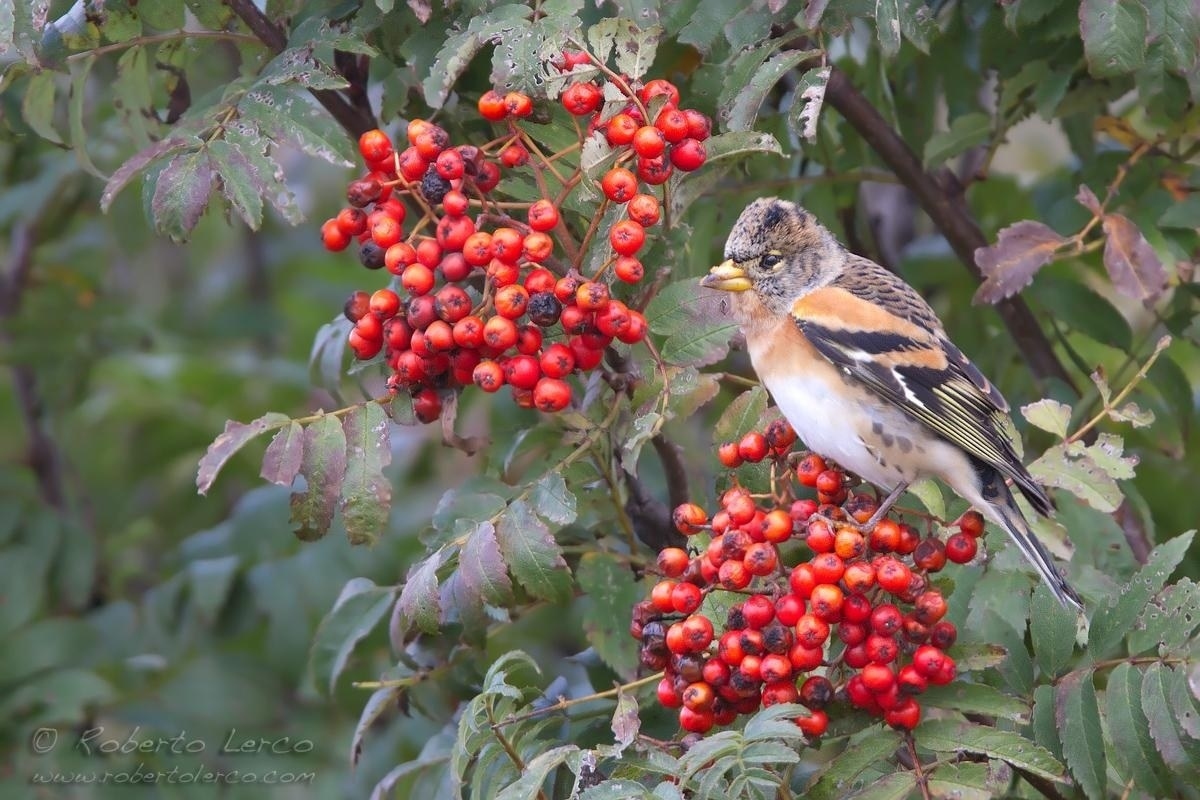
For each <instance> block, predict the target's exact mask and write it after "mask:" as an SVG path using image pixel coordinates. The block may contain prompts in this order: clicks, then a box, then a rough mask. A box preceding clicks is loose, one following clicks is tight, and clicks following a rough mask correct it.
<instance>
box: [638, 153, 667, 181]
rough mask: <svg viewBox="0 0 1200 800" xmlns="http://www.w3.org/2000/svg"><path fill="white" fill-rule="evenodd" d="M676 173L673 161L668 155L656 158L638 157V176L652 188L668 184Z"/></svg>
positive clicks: (664, 154) (663, 154)
mask: <svg viewBox="0 0 1200 800" xmlns="http://www.w3.org/2000/svg"><path fill="white" fill-rule="evenodd" d="M674 171H675V169H674V167H673V166H672V165H671V159H670V158H669V157H668V156H667V154H666V153H662V154H660V155H657V156H654V157H653V158H646V157H645V156H638V160H637V176H638V178H640V179H641V180H642V181H644V182H646V183H648V184H650V185H651V186H660V185H662V184H664V183H666V182H667V179H668V178H670V177H671V173H672V172H674Z"/></svg>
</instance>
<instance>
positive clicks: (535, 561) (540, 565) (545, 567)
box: [496, 500, 571, 602]
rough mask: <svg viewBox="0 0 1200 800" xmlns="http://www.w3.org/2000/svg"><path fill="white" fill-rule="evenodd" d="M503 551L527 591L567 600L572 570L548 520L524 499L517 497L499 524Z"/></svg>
mask: <svg viewBox="0 0 1200 800" xmlns="http://www.w3.org/2000/svg"><path fill="white" fill-rule="evenodd" d="M496 538H497V539H498V540H499V542H500V552H501V553H503V554H504V560H505V561H506V562H508V566H509V569H511V570H512V574H513V576H514V577H515V578H516V579H517V581H518V582H519V583H520V584H521V586H522V587H523V588H524V589H525V591H527V592H529V593H530V594H532V595H533V596H534V597H538V598H540V599H542V600H553V601H555V602H562V601H565V600H566V599H567V597H568V595H569V594H570V590H571V580H570V575H571V571H570V569H569V568H568V567H567V562H566V561H565V560H563V557H562V550H561V548H559V546H558V542H556V541H554V536H553V535H552V534H551V533H550V529H549V528H547V527H546V523H544V522H542V521H541V520H540V519H538V517H537V515H536V514H534V513H533V510H532V509H530V507H529V505H528V504H527V503H526V502H525V501H524V500H514V501H512V502H511V503H509V505H508V508H507V509H505V511H504V513H503V514H502V515H501V516H500V521H499V523H498V524H497V526H496Z"/></svg>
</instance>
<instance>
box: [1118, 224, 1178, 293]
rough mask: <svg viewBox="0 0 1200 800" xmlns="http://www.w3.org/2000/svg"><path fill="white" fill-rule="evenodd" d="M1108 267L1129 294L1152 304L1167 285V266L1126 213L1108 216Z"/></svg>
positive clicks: (1121, 287) (1123, 289) (1121, 289)
mask: <svg viewBox="0 0 1200 800" xmlns="http://www.w3.org/2000/svg"><path fill="white" fill-rule="evenodd" d="M1103 225H1104V234H1105V236H1107V237H1108V238H1107V239H1106V240H1105V242H1104V268H1105V269H1107V270H1108V275H1109V277H1110V278H1112V282H1113V286H1115V287H1116V289H1117V291H1118V292H1120V293H1121V294H1123V295H1125V296H1126V297H1130V298H1132V299H1134V300H1141V301H1142V303H1143V305H1146V306H1150V305H1153V304H1154V301H1155V300H1157V299H1158V298H1159V297H1161V296H1162V293H1163V292H1164V291H1166V288H1167V269H1166V267H1164V266H1163V263H1162V261H1161V260H1160V259H1159V257H1158V254H1156V253H1155V252H1154V248H1152V247H1151V246H1150V243H1149V242H1147V241H1146V237H1145V236H1143V235H1142V232H1141V231H1140V230H1138V226H1137V225H1135V224H1134V223H1133V221H1132V220H1130V219H1129V218H1128V217H1126V216H1125V215H1123V214H1105V215H1104V222H1103Z"/></svg>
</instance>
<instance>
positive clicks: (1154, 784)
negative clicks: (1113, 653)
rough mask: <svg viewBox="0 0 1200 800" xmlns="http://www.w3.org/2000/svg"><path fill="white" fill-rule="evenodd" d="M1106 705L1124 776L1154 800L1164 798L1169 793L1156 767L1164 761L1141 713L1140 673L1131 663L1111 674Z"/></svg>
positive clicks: (1114, 750) (1105, 693)
mask: <svg viewBox="0 0 1200 800" xmlns="http://www.w3.org/2000/svg"><path fill="white" fill-rule="evenodd" d="M1104 706H1105V714H1104V715H1105V719H1106V721H1107V723H1108V725H1107V728H1108V735H1109V737H1110V738H1111V740H1112V744H1113V747H1112V753H1113V758H1114V760H1115V761H1116V762H1117V771H1118V772H1119V773H1120V774H1121V777H1122V778H1124V779H1126V780H1131V781H1133V782H1134V785H1135V786H1137V787H1139V788H1140V789H1143V790H1145V791H1147V792H1149V793H1150V794H1151V795H1152V796H1154V797H1165V796H1166V795H1167V794H1169V790H1168V789H1167V788H1166V787H1165V786H1164V785H1163V782H1162V779H1161V778H1160V777H1159V767H1158V766H1157V765H1158V764H1160V763H1161V761H1160V759H1159V757H1158V752H1157V751H1156V750H1155V749H1154V740H1153V739H1152V738H1150V727H1149V725H1150V724H1149V722H1148V721H1147V720H1146V714H1145V713H1144V712H1143V711H1142V673H1141V671H1140V670H1138V669H1137V668H1136V667H1134V666H1133V665H1132V664H1129V663H1123V664H1118V665H1117V666H1116V668H1115V669H1113V671H1112V672H1111V673H1109V676H1108V688H1107V689H1106V690H1105V692H1104Z"/></svg>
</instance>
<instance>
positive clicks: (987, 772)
mask: <svg viewBox="0 0 1200 800" xmlns="http://www.w3.org/2000/svg"><path fill="white" fill-rule="evenodd" d="M1012 776H1013V770H1012V767H1010V766H1008V765H1007V764H1005V763H1004V762H1003V761H988V762H987V763H985V764H942V765H940V766H938V767H937V768H936V769H935V770H934V771H933V774H932V775H930V776H929V794H930V796H932V797H938V798H943V797H945V798H954V800H992V798H995V797H999V796H1001V795H1003V794H1004V792H1005V790H1006V789H1007V788H1008V787H1009V785H1010V784H1011V783H1012Z"/></svg>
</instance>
